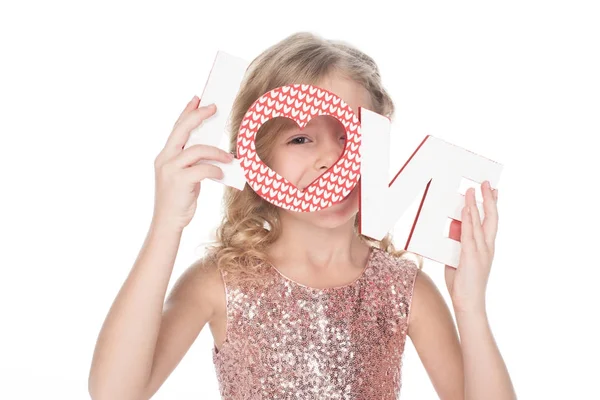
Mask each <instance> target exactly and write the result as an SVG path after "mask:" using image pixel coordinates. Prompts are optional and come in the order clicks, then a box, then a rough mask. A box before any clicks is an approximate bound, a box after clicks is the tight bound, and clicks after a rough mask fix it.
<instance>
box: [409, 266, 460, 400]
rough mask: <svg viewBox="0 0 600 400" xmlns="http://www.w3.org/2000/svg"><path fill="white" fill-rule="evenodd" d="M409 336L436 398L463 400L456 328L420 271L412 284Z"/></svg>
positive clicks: (433, 284) (436, 291)
mask: <svg viewBox="0 0 600 400" xmlns="http://www.w3.org/2000/svg"><path fill="white" fill-rule="evenodd" d="M408 335H409V336H410V339H411V341H412V342H413V344H414V346H415V349H416V351H417V354H418V355H419V358H420V359H421V362H422V363H423V366H424V368H425V370H426V371H427V374H428V375H429V378H430V380H431V382H432V384H433V387H434V389H435V390H436V393H437V394H438V396H439V398H440V399H442V400H463V399H464V372H463V360H462V352H461V348H460V342H459V338H458V333H457V331H456V326H455V325H454V321H453V319H452V314H451V313H450V309H449V308H448V305H447V304H446V302H445V300H444V298H443V297H442V295H441V293H440V292H439V290H438V289H437V287H436V285H435V283H434V282H433V281H432V280H431V278H430V277H429V275H427V274H426V273H425V271H422V270H420V271H419V273H418V274H417V278H416V281H415V286H414V291H413V298H412V305H411V313H410V321H409V325H408Z"/></svg>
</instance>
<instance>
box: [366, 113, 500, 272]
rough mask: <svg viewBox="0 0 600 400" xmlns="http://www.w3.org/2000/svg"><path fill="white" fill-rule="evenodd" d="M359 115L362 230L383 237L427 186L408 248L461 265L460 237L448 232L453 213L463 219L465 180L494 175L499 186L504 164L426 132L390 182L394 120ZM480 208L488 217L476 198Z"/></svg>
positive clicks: (480, 179)
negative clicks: (446, 231)
mask: <svg viewBox="0 0 600 400" xmlns="http://www.w3.org/2000/svg"><path fill="white" fill-rule="evenodd" d="M360 120H361V130H362V145H361V148H360V152H361V156H362V163H361V181H360V185H361V186H360V224H359V231H360V233H362V234H363V235H365V236H368V237H371V238H374V239H378V240H380V239H382V238H383V237H384V236H385V235H386V234H387V233H388V232H389V231H391V230H392V229H393V228H394V225H395V224H396V222H397V221H398V219H400V217H401V216H402V215H403V214H404V212H405V211H406V210H407V208H408V207H409V206H410V204H411V202H412V201H413V200H415V198H416V196H417V195H418V194H419V193H421V192H423V190H424V189H425V194H424V195H423V199H422V201H421V205H420V207H419V211H418V213H417V216H416V217H415V221H414V224H413V226H412V230H411V232H410V235H409V238H408V240H407V243H406V245H405V246H404V249H405V250H408V251H410V252H412V253H416V254H420V255H422V256H423V257H427V258H429V259H432V260H434V261H437V262H440V263H443V264H446V265H449V266H451V267H455V268H456V267H457V266H458V261H459V256H460V242H458V241H456V240H454V239H450V238H449V237H448V236H447V235H444V226H445V224H446V222H447V221H448V218H452V219H455V220H458V221H460V220H461V210H462V207H463V206H464V204H465V197H464V195H462V194H461V193H460V192H459V187H460V184H461V181H462V179H463V178H467V179H470V180H472V181H476V182H483V181H484V180H489V181H490V184H491V186H492V187H496V185H497V182H498V180H499V178H500V173H501V172H502V166H501V165H500V164H498V163H496V162H494V161H491V160H489V159H487V158H484V157H481V156H478V155H476V154H474V153H472V152H470V151H468V150H465V149H462V148H460V147H457V146H454V145H452V144H450V143H447V142H445V141H443V140H440V139H438V138H435V137H433V136H427V137H426V138H425V139H424V140H423V142H421V144H420V145H419V147H418V148H417V149H416V150H415V152H414V153H413V155H412V156H411V157H410V159H409V160H408V161H407V162H406V163H405V164H404V166H403V167H402V168H401V169H400V171H399V172H398V174H397V175H396V176H395V177H394V178H393V179H392V180H391V182H390V179H389V176H388V171H389V164H390V154H389V151H388V150H387V149H389V148H390V121H389V119H388V118H386V117H384V116H381V115H379V114H377V113H375V112H372V111H370V110H367V109H365V108H361V109H360ZM477 208H478V209H479V213H480V215H482V216H483V206H482V204H480V203H479V202H477Z"/></svg>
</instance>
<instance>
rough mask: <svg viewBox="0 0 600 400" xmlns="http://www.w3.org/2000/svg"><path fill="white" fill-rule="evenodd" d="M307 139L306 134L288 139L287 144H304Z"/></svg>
mask: <svg viewBox="0 0 600 400" xmlns="http://www.w3.org/2000/svg"><path fill="white" fill-rule="evenodd" d="M308 140H309V139H308V138H307V137H306V136H298V137H295V138H293V139H292V140H290V141H289V142H288V144H305V143H307V142H308Z"/></svg>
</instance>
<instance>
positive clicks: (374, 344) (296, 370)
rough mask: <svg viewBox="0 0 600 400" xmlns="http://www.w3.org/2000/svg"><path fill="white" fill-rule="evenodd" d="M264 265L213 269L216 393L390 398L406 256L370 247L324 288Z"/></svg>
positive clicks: (404, 299) (409, 288)
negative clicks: (222, 317)
mask: <svg viewBox="0 0 600 400" xmlns="http://www.w3.org/2000/svg"><path fill="white" fill-rule="evenodd" d="M269 271H270V272H272V275H271V274H269V275H270V276H269V279H267V280H266V281H265V282H266V283H264V282H263V283H257V284H255V283H241V284H236V285H233V284H232V283H231V282H228V280H227V274H223V280H224V283H225V287H226V297H227V331H226V339H225V342H224V343H223V345H222V346H221V349H220V350H219V351H217V349H216V347H213V349H212V357H213V362H214V365H215V371H216V373H217V378H218V381H219V390H220V393H221V396H222V398H223V399H225V400H250V399H251V400H255V399H256V400H258V399H265V400H266V399H269V400H271V399H281V400H285V399H294V400H299V399H302V400H305V399H343V400H371V399H372V400H375V399H377V400H387V399H390V400H391V399H397V398H399V395H400V390H401V387H402V358H403V354H404V345H405V342H406V334H407V331H408V316H409V313H410V304H411V300H412V294H413V287H414V281H415V277H416V275H417V272H418V269H417V266H416V264H415V263H414V262H413V261H412V260H409V259H404V258H395V257H393V256H392V255H390V254H388V253H386V252H384V251H383V250H379V249H377V248H372V250H371V253H370V255H369V259H368V262H367V264H366V266H365V269H364V271H363V273H362V275H360V277H359V278H357V279H356V280H355V281H354V282H352V283H350V284H348V285H344V286H339V287H335V288H325V289H317V288H311V287H307V286H304V285H302V284H299V283H297V282H295V281H293V280H291V279H288V278H286V277H285V276H284V275H282V274H281V273H279V272H278V271H277V270H276V269H275V268H271V269H270V270H269Z"/></svg>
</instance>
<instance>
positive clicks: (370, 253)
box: [270, 246, 375, 292]
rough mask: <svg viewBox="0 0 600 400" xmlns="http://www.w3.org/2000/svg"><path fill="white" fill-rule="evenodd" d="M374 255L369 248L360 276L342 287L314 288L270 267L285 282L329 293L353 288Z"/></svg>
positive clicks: (369, 265) (363, 274)
mask: <svg viewBox="0 0 600 400" xmlns="http://www.w3.org/2000/svg"><path fill="white" fill-rule="evenodd" d="M374 254H375V248H374V247H373V246H369V255H368V256H367V262H366V263H365V266H364V267H363V269H362V271H361V273H360V275H358V277H356V278H355V279H354V280H353V281H352V282H349V283H346V284H344V285H339V286H331V287H325V288H316V287H314V286H308V285H305V284H303V283H300V282H298V281H296V280H294V279H292V278H290V277H288V276H286V275H285V274H283V273H282V272H281V271H279V270H278V269H277V267H275V266H274V265H273V264H270V265H271V268H272V269H273V270H274V271H275V272H276V273H277V274H278V275H279V276H281V277H282V278H283V279H284V280H285V281H288V282H290V283H292V284H294V285H297V286H300V287H303V288H305V289H309V290H312V291H317V292H326V291H330V290H338V289H344V288H347V287H350V286H353V285H354V284H356V283H357V282H358V281H360V280H361V279H363V277H364V276H365V275H366V272H367V270H368V269H369V268H370V267H371V261H372V259H373V255H374Z"/></svg>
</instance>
